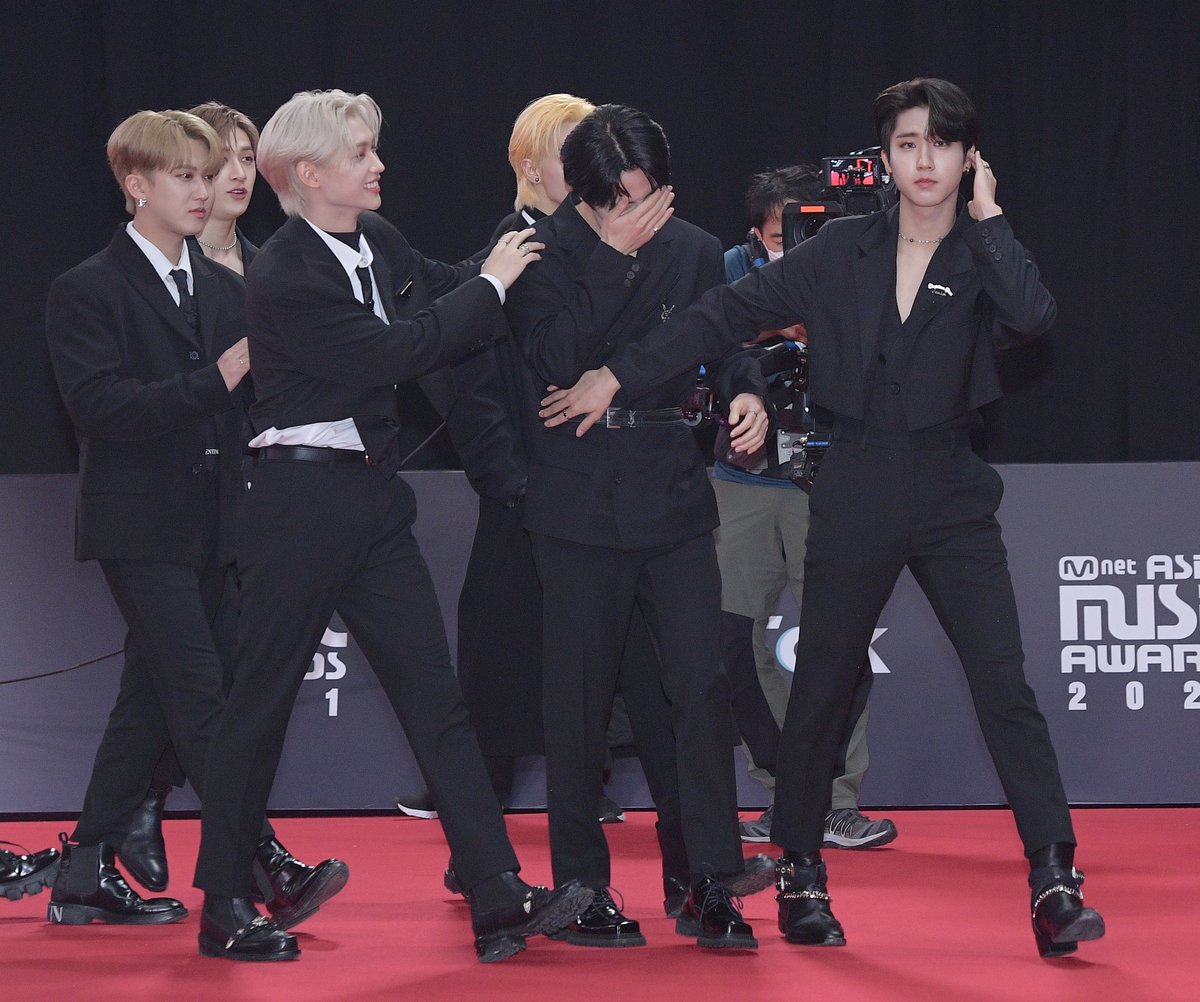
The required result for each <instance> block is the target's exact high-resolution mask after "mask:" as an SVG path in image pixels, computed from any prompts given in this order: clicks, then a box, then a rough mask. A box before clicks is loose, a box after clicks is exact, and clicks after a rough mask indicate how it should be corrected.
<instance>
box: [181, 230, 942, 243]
mask: <svg viewBox="0 0 1200 1002" xmlns="http://www.w3.org/2000/svg"><path fill="white" fill-rule="evenodd" d="M949 235H950V234H948V233H947V234H946V236H949ZM898 236H899V237H900V239H901V240H903V241H905V242H906V243H910V244H940V243H941V242H942V241H943V240H945V239H946V237H934V238H933V239H932V240H921V239H920V238H919V237H906V236H905V235H904V234H903V233H900V234H898ZM200 242H201V243H204V241H203V240H201V241H200Z"/></svg>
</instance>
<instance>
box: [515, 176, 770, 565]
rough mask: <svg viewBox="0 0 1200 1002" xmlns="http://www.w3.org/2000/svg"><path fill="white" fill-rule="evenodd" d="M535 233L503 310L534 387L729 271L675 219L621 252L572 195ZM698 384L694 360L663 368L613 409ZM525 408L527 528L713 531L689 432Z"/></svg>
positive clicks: (755, 379) (579, 533)
mask: <svg viewBox="0 0 1200 1002" xmlns="http://www.w3.org/2000/svg"><path fill="white" fill-rule="evenodd" d="M535 239H537V240H541V241H543V242H544V243H545V244H546V249H545V250H544V251H542V260H541V261H540V262H538V263H535V264H533V265H531V266H530V267H529V268H527V269H526V271H525V273H524V274H523V275H522V276H521V278H520V279H519V280H518V281H517V282H516V284H515V285H514V286H513V288H512V289H510V290H509V295H508V301H507V305H506V312H507V313H508V317H509V323H510V325H511V327H512V332H513V336H514V337H515V338H516V339H517V341H518V343H519V344H520V346H521V350H522V353H523V354H524V356H525V358H526V360H527V362H528V364H529V365H530V367H531V368H532V370H533V373H534V375H535V377H536V383H537V385H538V386H540V387H544V386H546V385H555V386H571V385H572V384H574V382H575V381H576V380H577V379H578V378H579V376H580V375H581V374H582V373H583V372H585V371H586V370H588V369H592V368H596V367H598V366H600V365H603V364H605V362H607V361H608V360H609V359H610V358H611V357H612V356H613V355H614V354H615V353H616V352H619V351H621V350H622V349H624V348H627V347H628V346H630V345H634V344H636V343H637V342H638V341H640V340H641V339H642V338H643V337H645V336H646V335H647V334H648V333H649V332H651V331H655V330H658V329H659V328H660V327H662V325H663V323H664V322H665V321H666V320H667V319H668V318H669V317H671V316H672V315H673V314H674V313H676V312H678V311H682V310H683V309H684V308H685V307H687V306H688V305H689V304H691V303H693V302H694V301H695V300H696V299H697V298H699V296H700V295H701V294H702V293H703V292H704V291H705V290H707V289H710V288H712V287H713V286H716V285H721V284H723V283H724V279H725V272H724V263H723V260H722V255H721V245H720V243H719V242H718V241H717V239H716V238H715V237H713V236H712V235H710V234H708V233H705V232H704V231H703V230H701V229H698V228H697V227H695V226H693V225H691V224H690V223H687V222H685V221H683V220H682V219H679V218H672V219H670V220H669V221H668V222H667V224H666V225H665V226H664V227H663V228H662V230H661V232H659V233H658V234H656V235H655V237H654V238H653V239H652V240H650V241H649V243H647V244H646V245H645V246H643V247H642V248H641V249H640V250H639V251H638V252H637V255H636V256H628V255H625V254H622V253H620V252H619V251H617V250H614V249H613V248H612V247H610V246H608V245H607V244H605V243H603V242H601V240H600V239H599V237H598V235H597V234H596V232H595V231H594V230H593V229H592V228H591V227H590V226H589V225H588V223H587V222H586V221H585V220H584V219H583V217H582V216H581V215H580V214H579V211H578V209H577V208H576V207H575V205H574V204H573V203H572V202H571V200H570V199H568V200H566V201H564V202H563V203H562V205H560V206H559V208H558V209H557V210H556V211H555V212H554V214H553V215H551V216H547V217H546V218H545V219H542V220H539V222H538V223H537V236H536V237H535ZM721 354H723V351H721V350H718V351H716V352H713V353H712V354H711V355H710V356H705V355H704V354H703V353H702V354H701V355H700V359H704V358H705V357H716V356H719V355H721ZM756 369H757V367H751V366H748V367H746V368H745V369H744V370H741V371H738V372H732V371H731V372H726V373H725V377H726V382H727V383H728V389H725V390H724V395H725V399H726V400H728V399H729V398H730V396H732V395H733V394H734V393H735V392H742V391H746V392H761V391H762V390H763V389H764V386H763V383H762V379H761V375H759V374H758V373H757V371H755V370H756ZM695 383H696V372H695V369H694V368H689V369H688V371H679V370H677V371H676V372H675V374H674V375H673V376H670V377H668V378H663V377H662V376H661V374H660V375H659V376H658V378H654V379H651V380H647V382H646V383H645V384H644V385H643V386H642V387H640V388H639V389H638V390H637V391H636V392H625V391H622V392H621V393H620V394H618V396H617V398H616V399H615V400H614V401H613V405H614V406H616V407H621V408H626V409H634V410H646V409H657V408H665V407H679V406H680V405H681V404H683V403H684V401H685V399H686V398H687V395H688V393H689V391H690V390H691V389H692V387H693V386H694V385H695ZM524 416H525V419H526V420H527V421H528V422H529V424H528V430H529V441H530V443H531V445H530V453H531V454H530V470H529V486H528V491H527V494H526V502H525V503H526V516H525V525H526V527H527V528H528V529H530V530H531V531H533V532H539V533H543V534H545V535H548V536H553V537H555V538H559V539H567V540H571V541H573V542H577V543H584V544H588V545H594V546H607V547H612V548H616V549H628V550H632V549H646V548H650V547H655V546H664V545H672V544H675V543H680V542H684V541H686V540H689V539H693V538H695V537H696V536H699V535H702V534H703V533H706V532H711V531H712V530H713V529H714V528H716V526H717V507H716V501H715V499H714V497H713V492H712V487H711V486H710V484H709V482H708V473H707V470H706V468H705V465H704V458H703V455H702V454H701V451H700V448H699V446H698V445H697V444H696V441H695V439H694V437H693V435H692V431H691V429H690V428H687V427H684V426H682V425H669V426H646V427H639V428H611V429H610V428H606V427H604V426H603V422H601V424H600V425H599V426H597V427H594V428H592V429H590V430H589V431H588V432H587V434H586V435H584V436H583V437H582V438H577V437H576V435H575V432H576V429H577V426H576V425H574V424H571V423H568V424H564V425H561V426H559V427H557V428H551V429H547V428H545V427H544V426H543V425H542V424H541V422H540V421H539V420H538V418H537V408H536V400H535V401H531V402H530V406H528V407H527V408H526V409H525V413H524Z"/></svg>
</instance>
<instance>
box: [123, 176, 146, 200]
mask: <svg viewBox="0 0 1200 1002" xmlns="http://www.w3.org/2000/svg"><path fill="white" fill-rule="evenodd" d="M122 187H123V188H124V189H125V194H126V195H128V196H129V198H130V200H131V201H133V202H136V201H137V200H138V199H139V198H146V197H147V196H148V195H149V194H150V192H151V190H152V189H153V187H154V185H153V184H152V183H151V182H150V179H149V178H147V177H146V175H145V174H130V175H129V176H128V177H126V178H125V183H124V184H123V185H122Z"/></svg>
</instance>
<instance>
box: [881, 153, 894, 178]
mask: <svg viewBox="0 0 1200 1002" xmlns="http://www.w3.org/2000/svg"><path fill="white" fill-rule="evenodd" d="M879 158H880V159H881V160H882V161H883V169H884V170H885V171H887V172H888V173H889V174H890V173H891V172H892V165H891V164H890V163H889V162H888V155H887V151H886V150H880V151H879Z"/></svg>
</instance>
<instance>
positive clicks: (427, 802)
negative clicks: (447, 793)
mask: <svg viewBox="0 0 1200 1002" xmlns="http://www.w3.org/2000/svg"><path fill="white" fill-rule="evenodd" d="M396 807H398V808H399V809H400V813H401V814H407V815H408V816H409V817H410V818H424V819H425V820H427V821H432V820H434V819H436V818H437V816H438V812H437V808H436V807H434V806H433V797H431V796H430V795H429V791H428V790H418V791H417V792H416V793H414V794H411V795H408V796H406V795H403V794H402V795H401V796H399V797H397V798H396Z"/></svg>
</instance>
